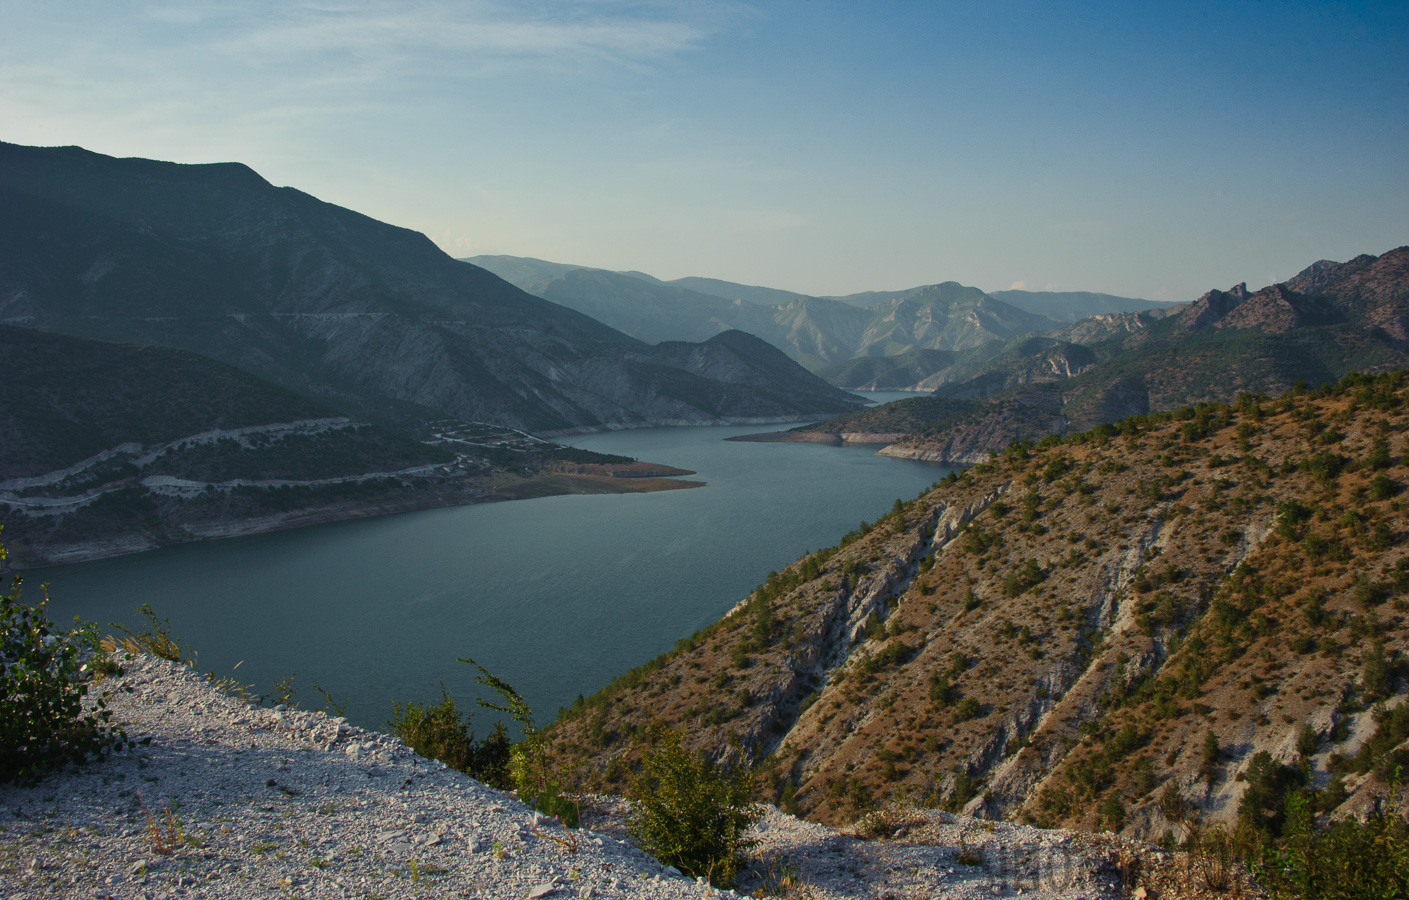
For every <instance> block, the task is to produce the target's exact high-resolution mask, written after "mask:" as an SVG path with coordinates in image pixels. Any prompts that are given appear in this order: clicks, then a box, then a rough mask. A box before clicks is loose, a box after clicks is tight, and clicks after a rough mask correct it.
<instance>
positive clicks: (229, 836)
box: [0, 656, 1129, 900]
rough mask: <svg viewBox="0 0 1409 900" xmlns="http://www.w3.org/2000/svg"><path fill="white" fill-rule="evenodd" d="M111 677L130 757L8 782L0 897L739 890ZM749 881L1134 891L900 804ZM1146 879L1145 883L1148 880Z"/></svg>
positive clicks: (441, 771)
mask: <svg viewBox="0 0 1409 900" xmlns="http://www.w3.org/2000/svg"><path fill="white" fill-rule="evenodd" d="M124 668H125V674H124V675H122V676H121V677H119V678H115V679H111V680H110V681H108V682H105V687H107V688H108V689H109V690H114V697H113V699H112V700H111V701H110V708H111V709H113V711H114V720H115V721H117V722H120V723H122V724H123V725H124V726H125V727H126V729H127V734H128V736H129V737H130V738H132V739H134V740H136V741H138V746H137V747H136V748H135V749H133V750H131V751H124V752H121V753H117V754H114V755H113V756H111V757H110V758H109V759H108V760H106V761H104V762H102V763H93V764H90V765H88V766H85V767H84V768H82V769H77V770H74V769H69V770H66V771H64V772H62V773H59V774H56V775H53V776H51V777H50V778H48V779H46V780H45V781H43V782H41V783H40V784H38V785H37V786H34V787H29V788H17V787H15V786H12V785H11V786H3V787H0V896H4V897H6V898H9V900H20V898H29V900H39V898H53V897H65V898H68V897H75V898H77V897H82V898H95V900H97V898H108V897H114V898H148V900H156V898H163V897H173V898H174V897H211V898H227V897H228V898H245V897H263V896H281V897H310V898H316V897H358V898H373V897H381V898H403V897H405V898H412V897H465V898H485V900H489V898H501V897H502V898H516V900H522V898H539V897H559V898H567V897H582V898H615V897H640V898H702V897H730V896H735V895H734V894H733V893H732V892H728V891H724V892H721V891H716V890H715V889H713V888H711V887H710V886H709V885H707V884H705V883H703V882H700V881H696V880H693V879H690V878H687V877H684V876H681V875H679V874H678V873H677V872H675V871H674V870H673V869H670V868H667V867H663V866H661V865H660V864H659V863H658V862H657V861H655V860H654V859H652V858H650V857H649V856H647V855H646V854H644V853H643V852H641V851H640V850H638V849H636V848H635V847H632V846H631V845H630V844H629V843H628V842H627V841H626V840H625V838H626V835H625V834H624V832H623V831H622V829H621V814H622V812H623V811H624V803H623V801H620V800H616V799H615V798H594V800H595V802H593V803H592V804H591V805H592V809H591V812H590V814H589V815H587V816H585V817H584V822H585V824H586V825H588V826H589V827H588V828H584V829H582V830H579V831H572V832H570V831H566V830H564V829H562V828H561V827H559V826H558V825H557V823H556V822H554V821H552V820H550V819H546V818H544V817H542V816H541V815H539V814H537V813H536V812H535V811H534V810H532V809H531V808H530V807H528V806H526V805H524V804H522V803H520V802H518V801H517V800H515V799H514V798H513V797H512V796H510V795H506V794H504V793H501V792H499V791H495V790H493V789H491V788H488V787H485V786H484V785H482V784H480V783H479V782H476V781H474V780H473V779H471V778H468V777H466V776H464V775H461V774H460V773H458V772H454V771H452V770H450V769H447V768H446V767H445V766H443V765H442V764H440V763H438V762H434V761H427V760H425V759H422V758H421V757H418V756H416V755H415V754H414V753H412V752H411V751H410V750H409V749H408V748H406V747H405V746H404V745H402V744H401V743H400V742H399V741H397V740H396V739H394V738H392V737H389V736H387V735H384V734H379V733H376V732H369V731H364V730H362V729H359V728H355V727H352V726H349V725H348V724H347V723H346V722H343V721H341V720H339V719H334V718H330V717H328V716H326V715H324V714H322V713H317V712H306V711H301V710H292V709H277V708H276V709H264V708H259V707H254V706H251V705H249V704H247V703H245V702H243V701H241V700H238V699H234V698H232V697H230V696H227V695H226V694H223V693H221V692H220V691H218V690H216V689H215V688H214V687H212V686H211V685H210V684H209V683H208V682H207V681H206V680H205V679H204V678H202V677H201V676H200V675H198V674H197V673H196V672H194V671H192V670H191V669H190V668H188V667H186V666H182V665H178V664H174V663H170V662H167V661H166V660H161V659H155V658H152V657H147V656H138V657H135V658H133V659H131V660H129V661H126V662H124ZM767 809H768V811H767V814H766V815H765V817H764V818H763V819H762V820H761V821H760V822H759V823H758V825H757V826H756V827H755V829H754V833H753V835H752V836H753V837H754V838H755V839H756V840H757V841H758V844H757V847H756V849H755V852H754V858H755V861H754V863H753V865H752V867H751V871H750V872H749V873H747V874H746V876H745V878H744V879H743V880H742V882H741V887H740V891H748V892H750V893H753V892H756V891H758V890H760V889H763V890H767V891H768V892H770V893H774V894H777V895H787V896H791V897H796V898H805V897H806V898H815V900H827V898H843V897H845V898H851V897H874V898H894V900H901V898H911V897H914V898H919V897H954V898H980V897H982V898H992V897H998V896H1019V895H1021V896H1024V897H1028V896H1031V897H1050V898H1060V900H1076V898H1096V897H1118V896H1122V895H1123V894H1124V892H1125V891H1124V890H1123V886H1122V885H1121V883H1120V874H1119V872H1120V870H1119V867H1118V865H1117V863H1118V853H1117V851H1116V850H1115V849H1114V847H1115V844H1113V843H1112V842H1111V841H1110V840H1106V839H1102V838H1098V837H1096V836H1092V835H1084V834H1080V833H1073V832H1059V831H1042V830H1039V829H1035V828H1027V827H1023V826H1016V825H1009V824H1005V823H992V822H981V821H977V820H973V819H963V818H958V817H954V816H949V815H947V814H944V813H938V812H933V811H919V810H905V811H901V810H896V811H890V812H886V813H882V814H880V818H879V819H875V820H873V822H872V823H871V824H870V826H869V827H868V828H867V829H866V831H867V833H869V834H876V835H878V836H879V837H880V839H876V838H868V839H862V838H860V837H858V836H856V835H855V834H852V833H846V832H838V831H834V830H832V829H830V828H826V827H823V826H821V825H816V824H813V823H810V822H805V821H801V820H798V819H794V818H793V817H791V816H787V815H785V814H783V813H782V812H780V811H778V810H777V809H775V808H772V807H769V808H767ZM1128 887H1129V885H1126V886H1125V888H1128Z"/></svg>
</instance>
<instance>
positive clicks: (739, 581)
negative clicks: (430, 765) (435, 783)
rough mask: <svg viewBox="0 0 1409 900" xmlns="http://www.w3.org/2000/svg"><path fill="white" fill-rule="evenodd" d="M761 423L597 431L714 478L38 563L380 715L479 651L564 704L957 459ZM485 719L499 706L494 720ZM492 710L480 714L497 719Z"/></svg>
mask: <svg viewBox="0 0 1409 900" xmlns="http://www.w3.org/2000/svg"><path fill="white" fill-rule="evenodd" d="M757 430H759V429H758V428H757V427H756V426H755V427H726V428H657V429H645V430H639V431H624V432H615V433H610V434H597V435H590V436H587V437H583V438H579V439H576V440H574V441H573V443H574V444H576V445H577V446H581V447H584V448H587V449H591V450H597V451H601V452H604V453H619V454H623V455H627V456H634V457H637V458H640V459H645V460H649V461H651V462H657V463H664V464H667V465H672V466H678V467H680V468H686V469H693V470H695V471H697V472H698V473H699V474H698V475H697V476H691V477H692V478H694V479H696V480H701V481H705V482H707V483H708V485H707V486H706V487H703V488H696V489H693V490H681V491H665V492H661V493H654V494H636V495H608V496H565V497H547V498H543V499H538V500H520V501H513V502H508V503H489V504H480V505H477V506H463V507H456V508H450V509H437V510H428V511H424V512H417V513H407V514H402V515H395V516H385V517H381V518H376V519H366V520H361V521H354V522H340V523H335V524H331V525H320V526H315V527H311V528H303V529H298V530H294V531H284V532H278V533H274V534H265V535H256V536H252V537H246V538H235V539H230V540H223V541H212V542H207V543H202V544H191V545H187V546H182V547H171V548H167V549H164V550H158V551H153V552H151V553H144V554H140V555H136V556H129V557H122V558H117V559H111V560H101V561H98V562H92V563H84V564H80V565H73V566H63V567H56V568H51V569H42V570H36V571H32V572H29V573H26V596H27V597H28V598H29V599H31V600H34V599H37V598H38V596H39V585H40V584H41V583H45V582H47V583H48V584H49V586H50V592H51V594H52V597H53V599H52V603H51V606H50V616H51V618H53V619H54V620H55V621H56V622H67V621H70V620H71V618H72V617H73V616H74V615H79V616H82V617H83V618H85V619H91V620H95V621H97V622H98V623H99V625H100V626H103V628H104V631H105V632H106V631H107V630H109V629H108V625H109V623H114V622H121V623H124V624H127V625H128V626H129V627H133V628H134V629H136V628H137V627H138V626H139V625H140V624H141V622H140V617H138V616H137V615H136V614H135V612H134V610H135V609H136V607H137V606H138V605H140V604H142V603H150V604H151V605H152V607H153V609H154V610H155V611H156V612H157V614H158V616H160V617H162V618H166V619H170V621H171V625H172V631H173V634H174V635H175V636H176V637H177V638H179V639H180V640H181V641H182V642H183V643H189V644H190V645H191V646H192V647H193V648H194V649H195V650H196V651H197V653H198V654H199V657H198V660H199V666H200V668H201V670H202V671H213V672H215V673H216V674H218V675H224V674H229V673H231V671H232V669H233V667H234V666H235V665H236V664H237V663H241V662H242V661H243V664H242V665H240V667H239V669H238V670H237V671H235V672H234V674H235V675H236V676H238V677H240V679H241V680H242V681H244V682H245V683H249V684H253V685H254V686H255V688H256V689H257V690H258V691H260V692H263V691H267V690H269V689H270V687H271V686H272V684H273V682H274V680H275V679H277V678H281V677H283V676H285V675H288V674H289V673H296V679H295V686H296V688H297V689H298V694H297V698H296V699H297V701H298V702H300V703H301V705H303V706H304V707H306V708H322V707H323V706H324V703H325V700H324V698H323V697H322V696H321V695H320V694H319V693H318V692H317V691H315V690H314V685H318V686H321V687H322V688H325V689H326V690H327V691H329V692H330V693H331V694H332V696H333V697H334V698H335V699H336V700H337V701H339V702H340V703H345V704H346V715H347V716H348V718H349V719H351V720H352V721H354V722H356V723H358V724H361V725H366V726H371V727H380V726H382V725H383V724H384V723H385V722H386V719H387V717H388V716H389V714H390V711H391V704H392V701H393V700H401V701H406V700H416V701H426V700H438V699H439V696H440V694H439V691H440V686H441V684H442V683H443V684H444V686H445V688H446V690H448V691H449V692H450V694H451V696H453V697H455V698H456V699H457V701H458V702H459V703H460V705H461V708H462V709H473V708H474V706H473V701H472V699H471V698H472V697H474V696H478V695H480V693H481V691H480V689H479V688H478V687H477V686H476V685H475V683H474V676H475V672H474V670H473V669H472V668H471V667H470V666H467V665H464V664H461V663H457V662H456V659H457V658H458V657H465V656H469V657H473V658H474V659H476V660H477V661H479V662H480V663H483V664H484V665H485V666H487V667H488V668H489V669H490V670H491V671H493V672H494V673H495V674H496V675H498V676H500V677H501V678H503V679H505V680H507V681H508V682H509V683H511V684H513V685H515V686H516V687H517V688H518V689H519V691H520V692H521V693H522V694H523V695H524V697H525V698H526V699H527V700H528V701H529V703H530V705H531V706H532V707H533V708H534V709H535V710H536V711H537V712H538V718H539V720H540V721H541V722H547V721H550V720H551V719H552V718H553V715H554V714H555V713H556V711H557V708H558V707H559V706H562V705H567V704H570V703H571V702H572V700H573V698H575V697H576V696H577V695H578V694H579V693H582V694H590V693H592V692H593V691H595V690H597V689H598V688H600V687H602V686H603V685H604V684H606V683H607V682H609V681H611V680H612V679H613V678H615V677H616V676H617V675H620V674H621V673H623V672H625V671H626V670H627V669H630V668H631V667H633V666H636V665H639V664H640V663H642V662H645V661H646V660H648V659H650V658H651V657H653V656H655V655H656V654H658V653H660V652H662V651H664V650H667V649H669V648H670V647H671V646H673V645H674V643H675V642H676V641H677V640H678V639H680V638H682V637H684V636H686V635H688V634H690V633H691V632H693V631H694V630H696V629H698V628H700V627H702V626H704V625H707V624H709V623H710V622H712V621H714V620H715V619H717V618H718V617H719V616H720V615H721V614H722V613H724V612H725V611H726V610H728V609H729V608H730V607H732V606H733V605H734V604H735V603H736V602H738V601H739V600H740V599H742V598H743V597H744V596H745V595H746V594H747V593H748V592H749V591H750V590H751V589H752V588H753V587H754V586H756V585H757V584H759V583H760V582H761V581H762V580H763V579H764V578H765V577H766V576H767V575H768V572H769V571H770V570H773V569H781V568H782V567H783V566H785V565H787V564H788V563H790V562H792V561H793V560H794V559H796V558H797V557H798V556H799V555H801V554H802V553H804V552H806V551H808V550H815V549H817V548H819V547H824V546H828V545H831V544H834V543H836V542H837V540H838V539H839V538H840V537H841V536H842V535H843V534H844V533H845V532H847V531H848V530H850V529H852V528H854V527H856V525H857V524H858V523H859V522H860V520H862V519H866V520H868V521H870V520H874V519H875V518H877V517H878V516H880V515H882V514H884V513H886V512H887V511H889V509H890V507H891V504H892V503H893V502H894V501H895V499H896V498H905V499H909V498H911V497H914V496H915V495H917V494H918V493H919V492H920V491H921V490H922V489H924V488H926V487H928V486H929V485H930V484H931V483H933V482H934V481H936V480H938V479H939V478H941V477H943V476H944V475H946V474H947V473H948V471H949V470H948V469H947V468H943V467H937V466H931V465H926V464H924V463H916V462H910V461H906V460H896V459H889V458H886V457H880V456H876V455H875V450H876V448H875V447H859V448H838V447H833V446H825V445H817V444H757V443H737V442H726V441H725V440H724V438H725V437H729V436H732V435H737V434H747V433H749V432H751V431H757ZM478 721H479V722H480V724H481V725H483V723H484V721H485V720H483V719H480V720H478ZM482 733H483V731H482V730H481V734H482Z"/></svg>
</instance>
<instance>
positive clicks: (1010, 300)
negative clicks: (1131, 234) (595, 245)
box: [463, 256, 1162, 390]
mask: <svg viewBox="0 0 1409 900" xmlns="http://www.w3.org/2000/svg"><path fill="white" fill-rule="evenodd" d="M463 261H464V262H469V263H473V264H475V265H479V266H482V267H484V268H486V269H489V270H490V271H492V272H494V273H496V274H498V275H500V276H501V277H503V278H504V279H505V280H507V281H511V282H513V283H514V284H516V285H518V286H519V287H521V288H523V289H524V290H526V291H528V292H529V293H532V294H535V295H537V296H540V297H544V298H546V299H549V300H552V301H553V302H555V303H560V304H562V305H563V306H567V307H570V308H572V309H575V310H578V311H579V312H582V313H586V314H587V315H590V316H592V317H593V318H596V319H599V320H601V321H603V322H606V323H607V324H609V325H611V326H613V327H615V328H619V329H621V330H622V331H624V332H626V333H628V334H631V335H633V336H634V337H637V338H640V339H641V340H645V341H660V340H703V339H705V338H706V337H708V336H709V335H711V334H715V333H718V332H719V331H722V330H725V329H729V328H735V329H739V330H742V331H747V332H749V333H751V334H754V335H757V336H758V337H760V338H762V339H763V340H765V341H767V342H769V343H770V344H772V345H773V346H775V347H778V348H779V349H781V350H783V351H784V352H786V353H787V354H788V355H789V356H791V357H792V358H793V359H794V360H796V361H798V362H799V363H801V364H802V365H804V366H806V367H807V368H809V369H810V370H812V371H814V372H816V373H818V374H819V375H821V376H822V377H823V378H825V379H827V380H828V381H830V382H831V383H832V384H835V385H838V386H840V387H845V388H848V389H865V390H884V389H917V390H918V389H932V388H933V387H934V386H935V384H937V383H940V382H942V381H943V380H944V379H945V378H946V377H947V375H946V373H948V372H949V370H951V369H952V368H953V367H954V366H955V365H959V366H961V367H962V366H963V365H964V364H965V363H966V362H967V361H969V360H970V359H971V358H977V359H980V360H981V359H985V358H987V356H988V355H991V354H992V353H993V352H996V346H995V347H990V346H989V345H995V344H997V343H1001V342H1003V341H1005V340H1009V339H1012V338H1015V337H1017V336H1020V335H1026V334H1030V333H1033V332H1047V331H1052V330H1055V329H1060V328H1061V327H1062V326H1063V325H1067V324H1070V323H1072V322H1075V321H1077V320H1079V319H1082V318H1086V317H1088V316H1091V315H1097V314H1105V313H1110V312H1112V311H1117V312H1132V311H1134V312H1138V311H1147V310H1151V309H1155V310H1158V309H1161V308H1162V307H1161V306H1160V305H1159V304H1155V303H1151V302H1150V301H1147V300H1135V299H1130V298H1122V297H1114V296H1111V295H1108V294H1092V293H1082V292H1071V293H1052V292H1048V293H1030V292H1026V291H1003V292H998V293H994V294H985V293H984V292H982V291H980V290H978V289H977V288H972V287H966V286H964V285H961V284H958V283H957V282H953V281H949V282H944V283H941V284H931V285H922V286H919V287H915V288H909V289H906V290H900V291H870V292H865V293H859V294H850V295H846V296H838V297H812V296H806V295H802V294H796V293H792V292H788V291H783V290H777V289H774V288H765V287H757V286H753V285H743V284H736V283H733V282H729V281H721V280H719V279H712V278H701V277H690V278H680V279H676V280H674V281H661V280H660V279H658V278H654V277H652V276H650V275H647V274H645V273H642V272H635V271H631V272H611V271H607V270H604V269H594V268H588V267H583V266H571V265H565V264H563V263H554V262H547V261H544V260H537V259H531V258H526V257H515V256H475V257H470V258H468V259H465V260H463ZM999 294H1001V295H1002V297H1000V296H999ZM877 360H883V362H877Z"/></svg>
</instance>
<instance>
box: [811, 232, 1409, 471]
mask: <svg viewBox="0 0 1409 900" xmlns="http://www.w3.org/2000/svg"><path fill="white" fill-rule="evenodd" d="M993 349H995V350H996V351H997V352H994V353H992V354H991V355H987V356H985V357H983V358H977V359H975V358H970V359H965V360H961V361H960V363H961V364H954V365H951V366H950V368H949V369H947V370H943V372H942V374H943V377H944V380H943V382H942V383H941V384H940V385H939V386H938V387H937V390H936V393H937V395H939V396H943V397H946V398H950V399H953V400H963V401H967V402H975V403H976V405H974V406H972V407H970V408H969V411H968V412H967V413H966V414H965V415H964V416H963V417H961V418H958V419H956V418H954V417H953V416H951V415H948V414H946V415H945V417H943V418H942V419H938V420H936V421H934V422H932V423H929V424H926V425H922V426H920V427H918V428H916V427H915V426H914V423H915V417H914V415H913V412H912V411H906V412H905V413H904V414H903V416H902V420H903V421H902V422H899V423H897V424H904V425H906V426H909V428H910V429H913V430H911V433H909V434H907V435H906V436H905V437H904V438H901V439H900V440H899V441H896V442H895V443H893V444H892V445H891V446H888V447H887V448H885V449H884V450H882V451H881V452H882V453H884V454H886V455H893V456H904V457H909V458H917V459H927V460H933V461H939V462H951V463H953V462H965V463H968V462H981V461H982V460H983V459H985V458H986V457H987V455H988V453H989V452H991V451H1002V450H1003V449H1004V448H1005V447H1006V446H1007V445H1008V443H1010V442H1012V441H1014V440H1032V441H1036V440H1040V439H1042V438H1043V437H1044V436H1046V435H1048V434H1052V433H1061V432H1063V431H1066V430H1068V429H1071V430H1083V429H1086V428H1090V427H1093V426H1095V425H1097V424H1100V423H1102V422H1112V421H1116V420H1117V419H1120V418H1123V417H1125V416H1130V415H1136V414H1140V413H1146V412H1151V411H1162V410H1169V409H1174V408H1176V407H1179V406H1181V405H1186V404H1190V403H1199V402H1210V401H1229V400H1232V399H1234V398H1235V397H1237V396H1238V395H1239V394H1240V393H1244V392H1251V393H1257V392H1266V393H1276V392H1280V391H1285V390H1288V389H1290V388H1291V387H1292V386H1293V385H1295V384H1296V383H1297V382H1298V381H1304V382H1306V383H1308V384H1311V385H1319V384H1324V383H1327V382H1331V381H1335V380H1337V379H1339V378H1341V377H1342V376H1344V375H1346V374H1348V373H1350V372H1357V371H1358V372H1375V371H1385V370H1388V369H1393V368H1398V367H1402V366H1404V365H1406V364H1409V248H1399V249H1397V250H1392V251H1390V252H1388V253H1386V254H1384V255H1383V256H1381V257H1378V258H1377V257H1373V256H1361V257H1357V258H1356V259H1354V260H1351V261H1350V262H1348V263H1326V262H1321V263H1317V264H1316V265H1315V266H1313V267H1311V268H1309V269H1308V270H1307V271H1306V272H1303V273H1301V274H1300V275H1298V276H1297V277H1296V278H1294V279H1292V280H1291V281H1289V282H1285V283H1283V284H1279V285H1270V286H1268V287H1266V288H1263V289H1262V290H1260V291H1256V292H1253V291H1249V290H1248V289H1247V286H1246V285H1237V286H1235V287H1234V288H1232V289H1230V290H1228V291H1217V290H1215V291H1209V292H1208V293H1206V294H1205V295H1204V296H1202V297H1200V298H1199V299H1198V300H1197V301H1195V302H1193V303H1190V304H1188V305H1187V306H1185V307H1183V308H1181V309H1180V310H1178V311H1177V312H1174V313H1172V314H1168V315H1161V313H1160V311H1154V312H1144V313H1122V314H1117V315H1112V316H1097V317H1093V318H1091V319H1086V320H1083V321H1082V322H1078V323H1076V324H1074V325H1069V326H1066V327H1065V328H1063V329H1059V330H1057V331H1054V332H1049V333H1047V334H1044V335H1039V336H1033V335H1028V336H1019V337H1016V338H1013V339H1011V340H1010V341H1009V342H1007V343H1006V344H1005V345H1002V346H1001V347H998V348H993ZM829 374H831V373H830V372H829ZM832 377H833V378H834V379H835V375H832ZM842 383H846V382H845V381H842ZM884 410H885V408H884V407H881V408H880V409H873V410H865V411H860V412H858V413H853V414H845V415H843V416H840V417H837V418H836V419H833V420H830V421H824V422H820V423H817V424H814V425H808V426H804V428H805V429H806V430H807V431H809V432H815V433H823V434H841V433H851V432H857V431H871V432H873V433H880V434H890V433H895V432H897V431H901V430H904V429H902V428H899V427H888V426H887V423H886V422H885V421H884V419H885V412H884ZM858 416H860V417H863V418H864V421H865V424H866V425H867V427H866V428H864V429H863V428H859V427H858V425H859V424H860V420H859V419H858V418H857V417H858Z"/></svg>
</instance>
